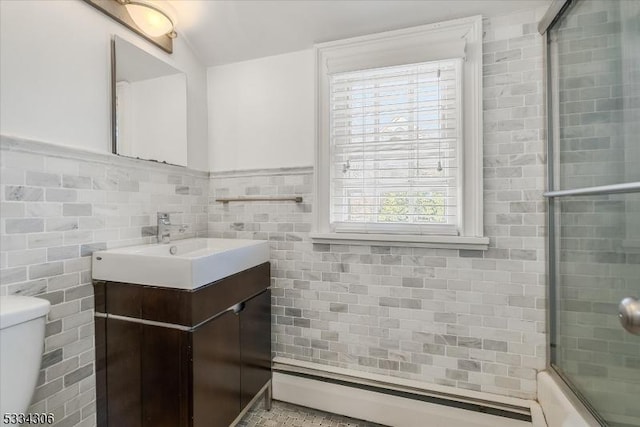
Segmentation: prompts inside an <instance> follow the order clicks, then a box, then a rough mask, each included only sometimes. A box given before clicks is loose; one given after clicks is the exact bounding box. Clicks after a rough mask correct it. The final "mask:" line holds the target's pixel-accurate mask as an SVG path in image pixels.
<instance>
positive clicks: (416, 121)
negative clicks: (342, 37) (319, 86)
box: [329, 58, 462, 235]
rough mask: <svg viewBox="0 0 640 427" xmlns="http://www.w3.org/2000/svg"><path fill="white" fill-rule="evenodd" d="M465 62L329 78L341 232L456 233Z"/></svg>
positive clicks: (335, 216) (336, 225)
mask: <svg viewBox="0 0 640 427" xmlns="http://www.w3.org/2000/svg"><path fill="white" fill-rule="evenodd" d="M461 68H462V60H461V59H457V58H456V59H451V60H443V61H432V62H423V63H419V64H410V65H401V66H392V67H385V68H376V69H368V70H361V71H349V72H343V73H335V74H331V75H330V76H329V87H330V90H329V91H330V96H329V104H330V105H329V109H330V145H331V150H330V151H331V154H330V157H331V189H330V201H331V202H330V204H331V207H330V221H331V226H332V228H333V230H334V231H336V232H365V233H366V232H370V233H380V232H392V233H400V234H402V233H407V234H447V235H456V234H458V229H459V221H460V208H461V206H460V204H461V203H460V201H461V198H462V197H461V195H460V191H459V190H460V188H459V186H460V170H459V165H460V164H461V134H462V132H461V123H462V118H461V114H462V113H461V112H462V109H461V99H460V98H461Z"/></svg>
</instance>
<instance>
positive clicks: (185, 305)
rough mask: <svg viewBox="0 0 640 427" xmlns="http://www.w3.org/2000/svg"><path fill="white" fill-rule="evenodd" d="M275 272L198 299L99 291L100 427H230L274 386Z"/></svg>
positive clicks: (185, 294)
mask: <svg viewBox="0 0 640 427" xmlns="http://www.w3.org/2000/svg"><path fill="white" fill-rule="evenodd" d="M269 277H270V270H269V263H265V264H262V265H259V266H257V267H253V268H251V269H248V270H245V271H243V272H240V273H238V274H235V275H233V276H230V277H227V278H225V279H222V280H219V281H217V282H214V283H211V284H208V285H206V286H203V287H200V288H198V289H196V290H193V291H191V290H181V289H173V288H161V287H153V286H145V285H135V284H127V283H116V282H104V281H94V288H95V298H96V319H95V320H96V323H95V324H96V375H97V383H96V386H97V411H98V426H99V427H107V426H109V427H120V426H127V427H151V426H154V427H162V426H167V427H218V426H219V427H226V426H228V425H229V424H231V423H232V422H233V420H235V419H236V417H237V416H238V415H239V414H240V412H241V411H242V410H243V409H244V407H245V406H246V405H247V404H248V403H249V402H250V401H251V400H252V399H253V398H254V397H255V396H256V395H257V394H258V393H259V392H260V391H261V390H262V389H263V388H264V387H265V385H267V384H268V383H269V381H270V380H271V291H270V289H268V287H269V281H270V279H269Z"/></svg>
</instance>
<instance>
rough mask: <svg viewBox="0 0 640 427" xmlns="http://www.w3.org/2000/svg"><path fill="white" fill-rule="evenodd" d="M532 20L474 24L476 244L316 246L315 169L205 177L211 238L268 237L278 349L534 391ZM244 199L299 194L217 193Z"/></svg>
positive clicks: (453, 381)
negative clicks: (480, 123)
mask: <svg viewBox="0 0 640 427" xmlns="http://www.w3.org/2000/svg"><path fill="white" fill-rule="evenodd" d="M536 18H537V16H536V12H535V11H526V12H521V13H516V14H510V15H508V16H502V17H497V18H493V19H486V20H484V33H485V36H484V46H483V48H484V67H483V69H484V166H485V167H484V177H485V179H484V191H485V194H484V198H485V207H484V215H485V234H486V235H487V236H489V237H490V238H491V247H490V249H489V250H488V251H486V252H482V251H468V250H444V249H442V250H440V249H424V248H408V247H390V246H349V245H333V244H331V245H329V244H313V243H312V242H311V240H310V239H309V231H310V230H311V222H312V209H313V199H312V198H313V196H312V179H313V170H312V169H311V168H297V169H282V170H270V171H238V172H230V173H218V174H212V177H211V186H210V189H211V200H210V206H209V235H210V237H227V238H253V239H267V240H269V241H270V242H271V261H272V275H273V279H272V285H273V287H274V290H273V319H274V321H273V343H274V347H273V348H274V354H275V355H276V356H283V357H290V358H294V359H299V360H307V361H312V362H316V363H322V364H326V365H333V366H339V367H343V368H351V369H356V370H361V371H368V372H375V373H379V374H386V375H390V376H394V377H402V378H411V379H415V380H421V381H424V382H426V383H436V384H443V385H448V386H453V387H460V388H466V389H472V390H480V391H486V392H492V393H498V394H503V395H509V396H515V397H523V398H535V395H536V380H535V374H536V371H537V370H541V369H544V367H545V365H546V351H547V350H546V330H545V328H546V323H545V307H546V302H545V298H546V288H545V254H544V241H545V232H546V230H545V203H544V201H543V198H542V195H541V194H542V191H543V189H544V187H545V182H544V171H545V169H544V164H545V148H544V133H543V108H542V107H543V106H542V102H543V95H542V93H543V92H542V91H543V87H542V78H543V62H542V53H543V48H542V39H541V37H540V35H539V34H538V33H537V31H536V25H537V19H536ZM245 195H301V196H303V198H304V202H303V203H301V204H296V203H293V202H245V203H229V204H222V203H219V202H216V201H215V199H216V198H217V197H222V196H245Z"/></svg>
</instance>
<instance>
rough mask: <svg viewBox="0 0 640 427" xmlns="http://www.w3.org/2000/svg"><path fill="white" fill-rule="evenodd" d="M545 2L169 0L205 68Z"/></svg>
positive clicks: (546, 2)
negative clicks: (319, 44)
mask: <svg viewBox="0 0 640 427" xmlns="http://www.w3.org/2000/svg"><path fill="white" fill-rule="evenodd" d="M550 3H551V0H172V1H171V4H172V5H173V6H174V8H175V9H176V13H177V14H178V24H177V31H178V34H179V35H178V37H184V38H185V39H186V40H187V42H188V43H189V45H191V47H192V48H193V50H194V51H195V53H196V55H197V56H198V57H199V58H200V59H201V60H202V62H203V63H204V64H205V65H207V66H211V65H221V64H227V63H230V62H237V61H244V60H247V59H254V58H260V57H264V56H270V55H277V54H281V53H286V52H293V51H297V50H302V49H306V48H309V47H311V46H313V44H314V43H318V42H325V41H331V40H339V39H343V38H348V37H354V36H360V35H365V34H371V33H376V32H381V31H388V30H395V29H399V28H406V27H411V26H416V25H422V24H429V23H433V22H438V21H444V20H448V19H455V18H462V17H465V16H471V15H478V14H481V15H483V16H496V15H503V14H506V13H509V12H513V11H517V10H523V9H529V8H534V7H539V6H546V5H549V4H550Z"/></svg>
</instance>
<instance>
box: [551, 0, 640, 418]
mask: <svg viewBox="0 0 640 427" xmlns="http://www.w3.org/2000/svg"><path fill="white" fill-rule="evenodd" d="M547 41H548V44H547V53H548V56H547V60H548V67H549V68H548V77H549V79H548V98H549V103H548V106H549V114H550V118H551V122H550V124H551V126H550V131H549V140H550V146H549V162H550V168H549V183H550V186H549V188H550V190H551V191H550V192H549V193H548V194H547V196H548V197H549V217H550V221H549V240H550V246H549V254H550V257H549V262H550V264H549V269H550V280H551V292H552V294H551V295H550V305H551V307H550V310H551V316H550V317H551V331H550V332H551V334H550V335H551V363H552V366H553V367H554V368H555V370H556V371H557V372H558V373H559V374H560V375H561V376H562V377H563V379H565V381H566V382H567V383H568V384H569V385H570V386H571V388H572V389H573V390H574V391H575V392H576V394H577V395H578V396H579V397H580V398H581V399H582V400H583V402H584V403H585V405H586V406H587V407H589V408H590V409H591V410H592V412H593V413H594V415H595V416H596V417H597V418H598V419H599V420H600V422H601V423H602V424H603V425H610V426H619V427H621V426H636V427H637V426H640V327H633V322H634V319H636V320H635V321H637V318H635V317H634V316H638V315H640V314H638V313H637V310H638V308H640V303H637V302H636V301H637V300H638V299H640V1H638V0H575V1H573V2H571V3H570V4H569V6H568V7H566V8H565V9H564V10H563V11H562V12H561V14H560V16H559V18H558V19H557V20H556V21H555V22H554V23H553V24H552V26H551V27H550V29H549V30H548V32H547ZM634 313H635V314H634ZM624 322H626V324H625V325H623V323H624ZM624 326H626V327H627V328H626V329H625V327H624Z"/></svg>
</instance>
